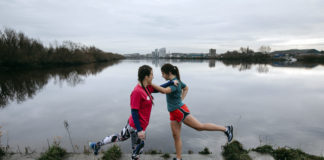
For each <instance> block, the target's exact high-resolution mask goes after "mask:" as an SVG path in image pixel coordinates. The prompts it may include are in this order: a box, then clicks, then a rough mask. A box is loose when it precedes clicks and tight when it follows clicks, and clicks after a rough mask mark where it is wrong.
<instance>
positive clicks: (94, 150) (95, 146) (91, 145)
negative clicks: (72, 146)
mask: <svg viewBox="0 0 324 160" xmlns="http://www.w3.org/2000/svg"><path fill="white" fill-rule="evenodd" d="M89 146H90V148H91V149H92V150H93V154H94V155H98V152H99V149H100V146H99V145H97V143H95V142H89Z"/></svg>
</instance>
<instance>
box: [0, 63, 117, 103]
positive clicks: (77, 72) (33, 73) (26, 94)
mask: <svg viewBox="0 0 324 160" xmlns="http://www.w3.org/2000/svg"><path fill="white" fill-rule="evenodd" d="M116 63H118V62H109V63H99V64H98V63H97V64H88V65H82V66H73V67H64V68H53V69H42V70H2V71H1V70H0V75H1V76H0V91H1V94H0V108H3V107H5V106H6V105H8V104H9V103H10V102H12V101H17V103H21V102H24V101H25V100H26V99H30V98H33V97H34V96H35V94H37V92H38V91H40V90H41V89H42V88H43V87H44V86H45V85H46V84H47V83H48V81H49V80H50V79H54V80H55V83H62V82H67V84H68V85H69V86H76V85H78V84H80V83H81V82H82V81H83V79H84V78H85V77H87V76H89V75H96V74H97V73H100V72H101V71H102V70H103V69H104V68H106V67H109V66H111V65H114V64H116Z"/></svg>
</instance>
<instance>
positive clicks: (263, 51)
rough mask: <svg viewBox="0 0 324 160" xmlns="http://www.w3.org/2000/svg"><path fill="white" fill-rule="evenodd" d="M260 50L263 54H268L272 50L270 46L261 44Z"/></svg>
mask: <svg viewBox="0 0 324 160" xmlns="http://www.w3.org/2000/svg"><path fill="white" fill-rule="evenodd" d="M259 51H260V52H261V53H263V54H268V53H270V52H271V48H270V46H261V47H260V49H259Z"/></svg>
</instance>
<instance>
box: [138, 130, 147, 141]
mask: <svg viewBox="0 0 324 160" xmlns="http://www.w3.org/2000/svg"><path fill="white" fill-rule="evenodd" d="M137 136H138V138H139V139H141V140H144V139H145V131H143V130H142V131H139V132H137Z"/></svg>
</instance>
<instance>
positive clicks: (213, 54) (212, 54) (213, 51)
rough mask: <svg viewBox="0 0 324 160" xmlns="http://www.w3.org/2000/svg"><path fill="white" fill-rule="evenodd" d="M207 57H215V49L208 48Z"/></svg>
mask: <svg viewBox="0 0 324 160" xmlns="http://www.w3.org/2000/svg"><path fill="white" fill-rule="evenodd" d="M209 57H216V49H213V48H211V49H209Z"/></svg>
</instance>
